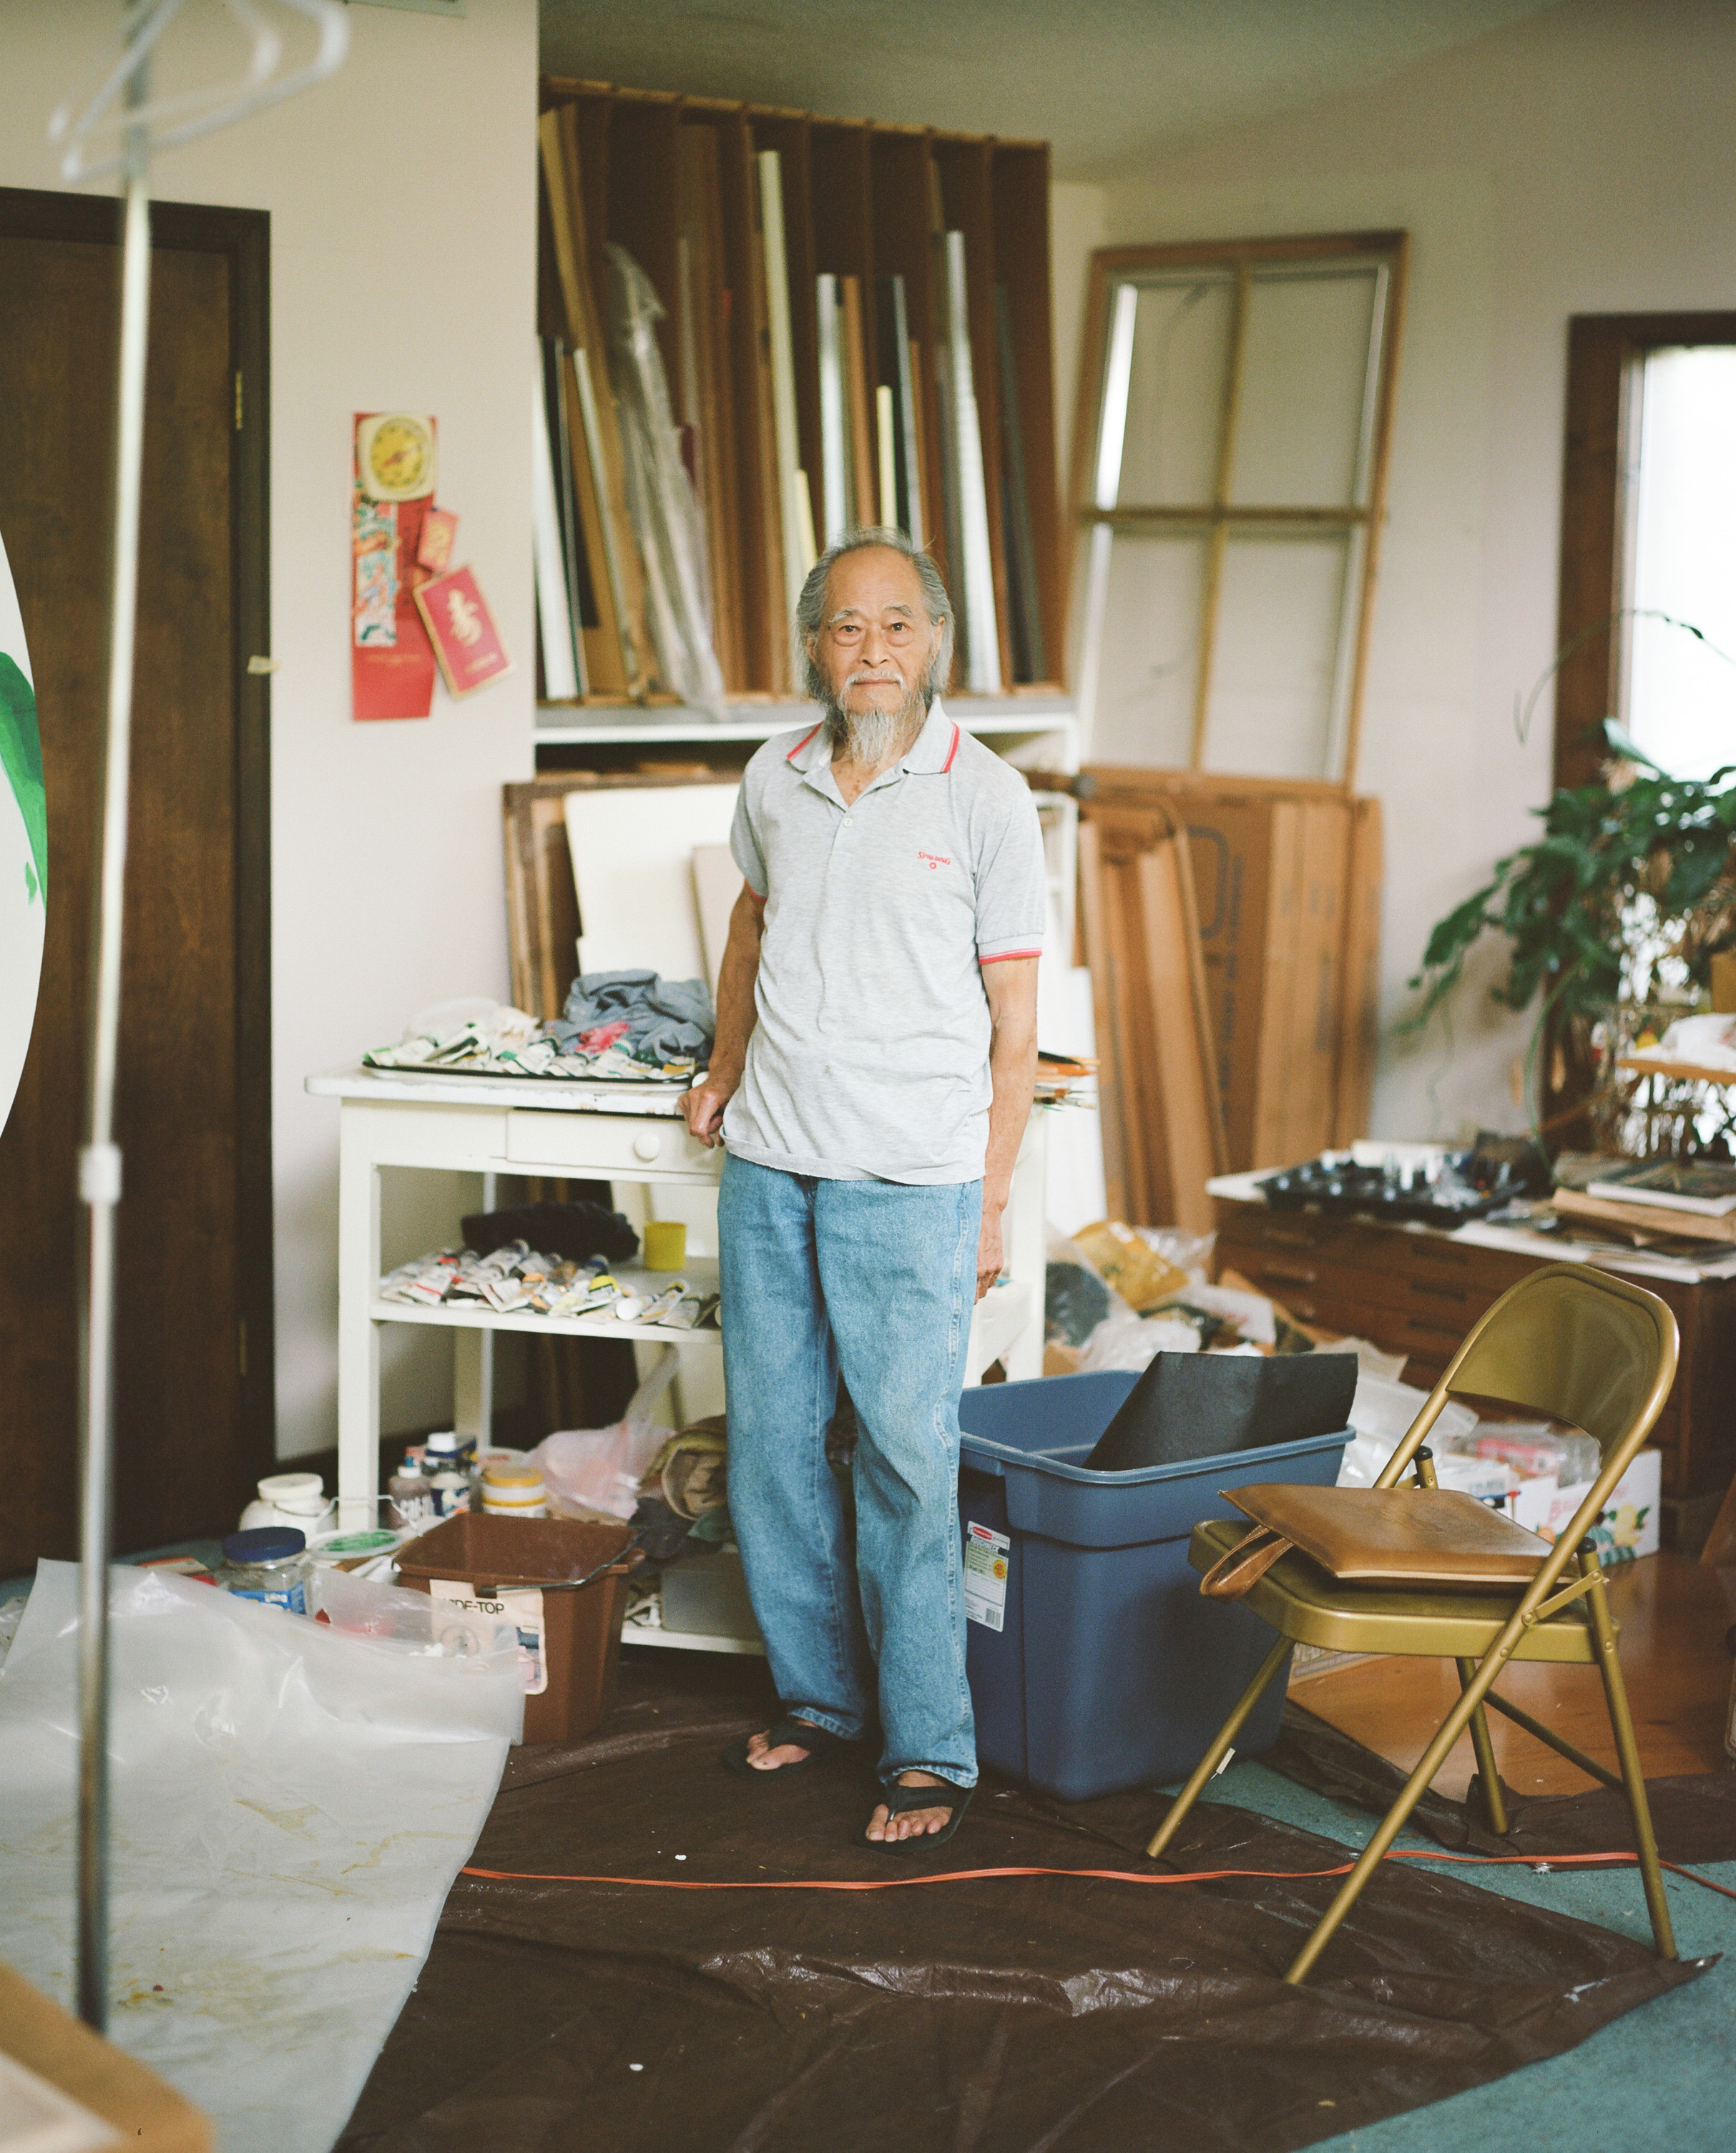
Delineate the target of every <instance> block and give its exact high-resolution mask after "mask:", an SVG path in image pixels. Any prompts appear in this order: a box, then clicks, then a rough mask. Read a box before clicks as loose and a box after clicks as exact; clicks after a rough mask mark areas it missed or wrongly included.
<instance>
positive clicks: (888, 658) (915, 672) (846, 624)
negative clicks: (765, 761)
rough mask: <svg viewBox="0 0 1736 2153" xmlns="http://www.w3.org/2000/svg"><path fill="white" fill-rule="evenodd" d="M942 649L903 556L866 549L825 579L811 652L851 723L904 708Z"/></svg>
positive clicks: (879, 548)
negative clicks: (822, 605)
mask: <svg viewBox="0 0 1736 2153" xmlns="http://www.w3.org/2000/svg"><path fill="white" fill-rule="evenodd" d="M939 647H940V630H939V627H938V626H937V625H936V624H934V622H932V621H931V620H930V619H929V615H928V608H927V607H926V606H925V605H924V603H923V595H922V584H921V582H920V581H919V578H918V576H917V573H916V571H915V569H914V568H913V567H912V566H911V564H910V562H909V561H907V560H906V559H905V558H904V555H903V554H902V553H895V552H893V550H892V548H891V547H889V546H864V547H862V548H861V549H860V550H859V551H858V552H854V553H846V554H845V556H844V557H843V560H841V561H839V562H836V563H835V564H834V566H833V568H832V573H831V574H830V575H829V576H828V577H827V579H826V610H825V613H824V616H823V618H822V622H821V625H820V632H819V634H818V635H817V636H816V637H814V638H813V639H812V641H811V642H810V643H809V645H808V649H809V652H810V654H811V655H812V658H813V660H814V663H815V664H817V666H818V667H819V669H820V673H821V675H822V678H823V679H824V680H825V682H826V685H827V689H828V690H830V693H831V696H832V705H833V707H834V708H835V709H837V710H842V711H843V714H844V715H845V716H846V717H859V716H866V715H868V714H869V713H870V712H881V713H884V714H888V715H890V714H895V713H896V712H898V711H900V710H905V709H907V708H908V707H909V705H910V704H911V703H912V702H913V701H914V699H915V697H916V696H917V695H918V694H919V691H920V690H921V688H922V685H923V683H924V680H925V679H927V678H928V673H929V667H930V666H931V665H932V664H934V654H935V652H936V651H937V650H938V649H939Z"/></svg>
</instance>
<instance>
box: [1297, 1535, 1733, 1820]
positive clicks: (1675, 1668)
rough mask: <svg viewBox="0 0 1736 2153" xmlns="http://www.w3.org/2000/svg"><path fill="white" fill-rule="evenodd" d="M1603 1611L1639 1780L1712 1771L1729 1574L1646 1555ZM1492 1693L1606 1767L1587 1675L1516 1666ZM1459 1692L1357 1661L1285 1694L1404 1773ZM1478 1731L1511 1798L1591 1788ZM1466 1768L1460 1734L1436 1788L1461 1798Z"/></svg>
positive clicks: (1515, 1737)
mask: <svg viewBox="0 0 1736 2153" xmlns="http://www.w3.org/2000/svg"><path fill="white" fill-rule="evenodd" d="M1610 1604H1611V1609H1612V1611H1613V1612H1614V1614H1615V1617H1616V1621H1617V1622H1618V1623H1619V1624H1620V1625H1621V1672H1622V1674H1623V1676H1624V1677H1625V1679H1626V1681H1627V1696H1628V1703H1629V1704H1630V1706H1631V1708H1632V1713H1633V1719H1634V1726H1635V1728H1636V1730H1637V1733H1638V1736H1639V1743H1640V1759H1641V1762H1642V1764H1643V1765H1644V1767H1645V1769H1646V1774H1647V1778H1648V1779H1668V1778H1672V1777H1675V1776H1677V1775H1678V1774H1684V1773H1693V1772H1715V1771H1717V1770H1718V1769H1719V1768H1720V1766H1721V1765H1722V1764H1723V1755H1724V1751H1723V1734H1724V1728H1725V1725H1726V1723H1727V1721H1728V1714H1729V1708H1730V1665H1731V1663H1730V1656H1729V1653H1728V1650H1727V1649H1726V1647H1725V1645H1724V1633H1725V1631H1727V1630H1728V1628H1729V1626H1730V1625H1731V1623H1732V1622H1733V1621H1736V1572H1732V1571H1730V1570H1710V1569H1707V1568H1705V1567H1704V1566H1703V1565H1701V1564H1699V1563H1697V1562H1691V1561H1689V1560H1688V1559H1687V1557H1686V1556H1683V1555H1647V1556H1646V1557H1645V1558H1643V1560H1641V1561H1638V1562H1636V1563H1633V1564H1632V1565H1627V1566H1626V1567H1625V1568H1623V1569H1621V1570H1614V1571H1611V1573H1610ZM1499 1689H1500V1692H1501V1694H1502V1696H1503V1697H1507V1698H1509V1700H1510V1701H1511V1702H1512V1703H1515V1704H1516V1705H1520V1706H1522V1707H1523V1708H1524V1709H1525V1710H1526V1711H1527V1712H1529V1713H1530V1714H1531V1716H1532V1717H1533V1718H1535V1719H1540V1720H1541V1721H1542V1722H1543V1723H1544V1724H1545V1726H1547V1727H1550V1728H1555V1729H1556V1730H1557V1731H1558V1732H1559V1733H1560V1734H1561V1736H1562V1737H1563V1738H1564V1739H1565V1740H1566V1741H1569V1742H1571V1743H1574V1744H1575V1745H1576V1747H1577V1748H1581V1749H1583V1750H1584V1751H1585V1752H1586V1754H1587V1756H1591V1757H1595V1758H1596V1759H1597V1760H1598V1761H1599V1763H1600V1764H1606V1765H1608V1766H1609V1768H1610V1769H1611V1770H1614V1769H1615V1768H1616V1751H1615V1744H1614V1743H1613V1742H1612V1741H1611V1737H1610V1725H1609V1719H1608V1716H1607V1714H1606V1711H1605V1708H1604V1701H1603V1682H1602V1679H1601V1677H1600V1676H1599V1674H1598V1672H1597V1670H1596V1668H1595V1667H1548V1666H1544V1665H1541V1664H1540V1663H1538V1662H1535V1661H1534V1662H1528V1663H1525V1664H1522V1665H1521V1664H1515V1665H1514V1666H1512V1667H1509V1669H1508V1670H1507V1672H1506V1673H1505V1674H1504V1676H1503V1677H1501V1681H1500V1683H1499ZM1458 1694H1459V1677H1458V1675H1457V1673H1456V1672H1455V1671H1454V1669H1453V1665H1452V1662H1450V1661H1446V1660H1407V1659H1391V1658H1384V1657H1382V1658H1377V1659H1367V1660H1359V1661H1357V1662H1353V1663H1352V1664H1351V1665H1350V1666H1347V1667H1344V1666H1341V1667H1335V1668H1331V1669H1329V1670H1328V1671H1326V1672H1324V1673H1321V1674H1315V1675H1303V1676H1300V1677H1298V1678H1297V1679H1296V1681H1294V1682H1291V1696H1292V1697H1295V1699H1296V1702H1297V1703H1298V1704H1301V1705H1306V1708H1308V1710H1309V1711H1310V1712H1312V1713H1316V1714H1317V1715H1318V1717H1319V1718H1321V1719H1324V1720H1326V1721H1328V1722H1329V1723H1331V1725H1332V1726H1334V1727H1336V1728H1338V1729H1339V1730H1340V1731H1341V1733H1346V1734H1351V1735H1354V1736H1355V1737H1356V1738H1357V1741H1359V1742H1361V1743H1364V1744H1366V1746H1367V1748H1371V1749H1372V1750H1374V1751H1375V1752H1377V1754H1379V1755H1380V1756H1382V1757H1384V1758H1386V1759H1388V1760H1389V1762H1391V1763H1392V1764H1397V1765H1399V1766H1400V1767H1402V1768H1403V1769H1404V1770H1405V1771H1407V1772H1408V1771H1409V1770H1410V1769H1412V1767H1413V1765H1414V1764H1416V1762H1417V1759H1418V1758H1419V1757H1420V1756H1421V1755H1422V1753H1423V1750H1424V1748H1427V1746H1428V1741H1429V1738H1430V1737H1431V1736H1432V1735H1433V1733H1434V1731H1435V1729H1436V1728H1438V1726H1439V1725H1440V1723H1441V1722H1442V1720H1443V1719H1444V1718H1446V1716H1447V1713H1448V1709H1449V1708H1450V1707H1451V1705H1452V1703H1453V1699H1454V1698H1455V1697H1457V1696H1458ZM1489 1727H1490V1729H1491V1731H1492V1732H1493V1733H1494V1745H1495V1758H1496V1761H1497V1763H1498V1764H1499V1769H1500V1774H1501V1777H1502V1779H1503V1780H1504V1782H1505V1783H1506V1784H1507V1785H1508V1786H1509V1787H1511V1788H1512V1789H1513V1791H1514V1792H1515V1794H1580V1793H1581V1792H1583V1791H1584V1789H1586V1786H1587V1785H1588V1784H1590V1782H1589V1781H1588V1780H1587V1779H1586V1777H1585V1775H1584V1774H1583V1773H1581V1772H1580V1771H1578V1770H1576V1768H1575V1767H1574V1766H1573V1765H1571V1764H1569V1763H1568V1762H1567V1760H1566V1759H1565V1757H1558V1756H1557V1755H1556V1754H1555V1751H1554V1750H1553V1749H1550V1748H1545V1745H1544V1744H1543V1743H1540V1742H1539V1741H1536V1740H1535V1739H1534V1738H1533V1737H1532V1736H1530V1735H1529V1734H1527V1733H1525V1731H1524V1730H1523V1728H1518V1727H1515V1726H1514V1725H1513V1724H1512V1723H1511V1722H1510V1721H1509V1720H1504V1719H1503V1718H1501V1717H1500V1715H1499V1713H1491V1714H1490V1715H1489ZM1475 1769H1476V1765H1475V1762H1474V1759H1473V1757H1472V1755H1471V1738H1470V1736H1469V1734H1466V1735H1464V1736H1463V1737H1462V1738H1460V1740H1459V1743H1458V1745H1457V1747H1456V1748H1454V1749H1453V1751H1452V1753H1451V1754H1450V1755H1449V1756H1448V1759H1447V1761H1446V1764H1444V1765H1443V1767H1442V1769H1441V1770H1440V1772H1439V1773H1438V1774H1437V1775H1436V1779H1435V1782H1434V1784H1435V1786H1436V1788H1437V1789H1438V1791H1439V1792H1440V1793H1442V1794H1447V1795H1448V1796H1450V1797H1451V1798H1452V1799H1454V1800H1458V1799H1462V1798H1463V1796H1464V1791H1465V1789H1466V1787H1467V1786H1468V1785H1469V1784H1470V1778H1471V1774H1472V1773H1473V1772H1474V1770H1475Z"/></svg>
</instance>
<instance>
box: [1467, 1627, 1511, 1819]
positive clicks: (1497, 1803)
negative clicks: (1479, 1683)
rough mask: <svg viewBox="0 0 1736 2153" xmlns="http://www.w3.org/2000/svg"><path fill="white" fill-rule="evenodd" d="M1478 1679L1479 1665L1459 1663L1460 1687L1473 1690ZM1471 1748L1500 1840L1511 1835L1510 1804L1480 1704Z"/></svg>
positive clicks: (1476, 1712) (1485, 1806) (1486, 1716)
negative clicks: (1502, 1788) (1503, 1791)
mask: <svg viewBox="0 0 1736 2153" xmlns="http://www.w3.org/2000/svg"><path fill="white" fill-rule="evenodd" d="M1476 1677H1477V1662H1475V1661H1474V1660H1461V1661H1460V1662H1459V1688H1460V1689H1461V1690H1467V1689H1469V1687H1470V1686H1471V1684H1472V1682H1474V1681H1475V1680H1476ZM1471 1747H1472V1748H1474V1750H1475V1751H1476V1753H1477V1772H1478V1776H1479V1779H1481V1781H1482V1783H1483V1805H1484V1808H1485V1809H1487V1810H1488V1811H1489V1829H1490V1830H1492V1831H1493V1832H1494V1833H1495V1834H1496V1835H1498V1836H1499V1837H1500V1838H1502V1839H1504V1838H1505V1837H1506V1835H1507V1803H1506V1799H1505V1797H1504V1795H1503V1794H1502V1793H1501V1775H1500V1774H1499V1772H1498V1771H1497V1770H1496V1769H1495V1745H1494V1741H1493V1739H1492V1738H1491V1737H1490V1735H1489V1714H1488V1713H1486V1712H1485V1711H1484V1708H1483V1707H1482V1706H1481V1705H1480V1704H1479V1706H1478V1707H1477V1709H1476V1710H1475V1711H1474V1713H1472V1714H1471Z"/></svg>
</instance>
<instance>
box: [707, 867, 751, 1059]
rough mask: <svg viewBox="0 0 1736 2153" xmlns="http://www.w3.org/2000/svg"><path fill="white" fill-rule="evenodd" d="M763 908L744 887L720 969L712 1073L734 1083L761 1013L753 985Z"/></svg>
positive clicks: (737, 904)
mask: <svg viewBox="0 0 1736 2153" xmlns="http://www.w3.org/2000/svg"><path fill="white" fill-rule="evenodd" d="M760 937H761V911H760V908H759V907H758V906H757V905H756V903H754V901H753V899H752V898H751V897H750V896H749V895H748V894H747V893H746V891H745V890H744V891H743V892H742V893H741V896H740V897H739V898H736V909H735V910H734V911H733V912H732V913H731V915H730V934H729V939H728V941H727V942H726V943H725V945H724V952H723V962H722V964H720V965H719V966H718V968H717V1037H716V1040H715V1043H714V1045H713V1046H712V1049H711V1073H712V1075H713V1076H714V1077H722V1078H723V1079H724V1080H725V1082H729V1083H731V1084H734V1083H737V1082H740V1081H741V1071H742V1070H743V1069H744V1068H745V1067H746V1062H747V1042H748V1041H749V1039H750V1038H751V1036H752V1033H753V1028H754V1024H755V1021H756V1016H757V1014H758V1012H757V1011H756V1008H755V1006H754V986H755V983H756V980H758V978H759V972H760Z"/></svg>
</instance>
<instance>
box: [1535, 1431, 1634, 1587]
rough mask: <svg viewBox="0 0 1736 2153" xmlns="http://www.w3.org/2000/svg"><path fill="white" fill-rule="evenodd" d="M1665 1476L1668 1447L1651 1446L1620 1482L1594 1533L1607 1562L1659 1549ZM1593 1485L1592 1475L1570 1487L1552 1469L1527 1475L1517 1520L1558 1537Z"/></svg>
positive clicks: (1549, 1536)
mask: <svg viewBox="0 0 1736 2153" xmlns="http://www.w3.org/2000/svg"><path fill="white" fill-rule="evenodd" d="M1662 1477H1663V1453H1662V1451H1659V1450H1653V1449H1650V1448H1647V1449H1645V1450H1642V1451H1641V1452H1640V1453H1638V1455H1637V1457H1636V1458H1634V1461H1633V1463H1632V1464H1631V1465H1630V1466H1629V1467H1628V1468H1627V1471H1626V1472H1625V1473H1624V1474H1622V1475H1621V1479H1619V1480H1618V1481H1617V1482H1616V1487H1615V1491H1614V1493H1613V1494H1611V1498H1610V1500H1609V1502H1608V1504H1606V1506H1605V1509H1604V1511H1603V1514H1602V1515H1601V1517H1600V1518H1599V1519H1598V1521H1597V1524H1596V1525H1595V1526H1594V1527H1593V1528H1592V1534H1591V1537H1592V1539H1593V1540H1595V1541H1596V1546H1597V1555H1598V1560H1600V1561H1601V1563H1603V1565H1605V1566H1606V1568H1607V1567H1609V1566H1611V1565H1614V1564H1616V1563H1618V1562H1632V1561H1633V1560H1635V1559H1636V1558H1637V1557H1638V1556H1640V1555H1656V1554H1657V1545H1658V1543H1657V1528H1658V1497H1659V1494H1660V1492H1661V1490H1662ZM1590 1488H1591V1482H1590V1481H1589V1480H1581V1481H1576V1482H1575V1483H1574V1484H1572V1485H1571V1486H1569V1487H1565V1488H1562V1487H1558V1486H1557V1485H1556V1484H1555V1480H1554V1479H1551V1478H1550V1477H1549V1476H1547V1475H1545V1476H1544V1477H1542V1478H1540V1479H1535V1480H1523V1481H1521V1482H1520V1485H1519V1488H1518V1489H1517V1491H1516V1492H1515V1494H1514V1496H1513V1498H1512V1503H1511V1508H1512V1512H1513V1519H1514V1523H1515V1524H1520V1525H1523V1526H1524V1527H1525V1529H1526V1531H1527V1532H1533V1533H1540V1534H1541V1535H1542V1536H1543V1538H1544V1539H1545V1540H1554V1539H1555V1535H1557V1534H1558V1533H1559V1532H1560V1530H1561V1529H1562V1527H1563V1526H1564V1525H1565V1524H1567V1523H1568V1521H1569V1519H1571V1517H1572V1515H1573V1514H1574V1512H1575V1511H1576V1509H1578V1508H1579V1506H1580V1504H1581V1503H1582V1502H1584V1500H1585V1499H1586V1493H1587V1491H1588V1490H1589V1489H1590Z"/></svg>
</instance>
